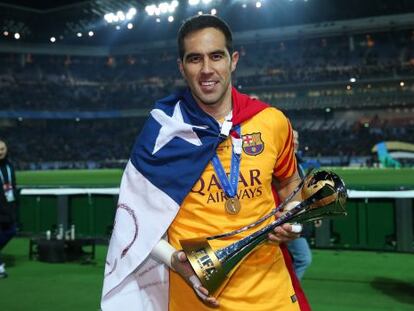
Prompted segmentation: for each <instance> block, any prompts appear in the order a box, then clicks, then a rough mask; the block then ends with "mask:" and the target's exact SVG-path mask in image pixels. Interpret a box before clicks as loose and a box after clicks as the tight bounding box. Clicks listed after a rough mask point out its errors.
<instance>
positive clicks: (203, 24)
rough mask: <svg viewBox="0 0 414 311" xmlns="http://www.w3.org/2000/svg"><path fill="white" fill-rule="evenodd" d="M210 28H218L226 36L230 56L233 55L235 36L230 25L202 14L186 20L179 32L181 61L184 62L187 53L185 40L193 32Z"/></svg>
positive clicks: (215, 17) (212, 16)
mask: <svg viewBox="0 0 414 311" xmlns="http://www.w3.org/2000/svg"><path fill="white" fill-rule="evenodd" d="M210 27H212V28H216V29H218V30H220V31H221V32H222V33H223V34H224V37H225V38H226V48H227V50H228V52H229V53H230V56H231V55H232V54H233V35H232V33H231V30H230V27H229V25H227V23H226V22H225V21H223V20H222V19H220V18H218V17H217V16H214V15H210V14H202V15H196V16H193V17H190V18H188V19H186V20H185V21H184V22H183V24H182V25H181V27H180V29H179V30H178V36H177V41H178V54H179V55H180V59H181V60H183V58H184V53H185V51H184V38H185V37H186V36H188V34H190V33H192V32H195V31H198V30H202V29H205V28H210Z"/></svg>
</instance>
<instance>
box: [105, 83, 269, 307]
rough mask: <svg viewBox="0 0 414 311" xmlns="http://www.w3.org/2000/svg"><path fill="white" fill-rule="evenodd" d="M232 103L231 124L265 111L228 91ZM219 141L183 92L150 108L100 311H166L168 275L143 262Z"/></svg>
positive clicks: (126, 187) (122, 196) (214, 126)
mask: <svg viewBox="0 0 414 311" xmlns="http://www.w3.org/2000/svg"><path fill="white" fill-rule="evenodd" d="M232 101H233V119H232V121H233V125H237V124H240V123H242V122H243V121H246V120H248V119H250V118H251V117H253V116H254V115H255V114H257V113H258V112H260V111H262V110H263V109H265V108H266V107H268V105H266V104H264V103H262V102H260V101H258V100H254V99H251V98H250V97H248V96H246V95H243V94H241V93H239V92H237V91H236V90H235V89H234V88H233V89H232ZM222 140H223V138H222V137H220V125H219V123H218V122H217V121H216V120H215V119H214V118H212V117H211V116H209V115H208V114H206V113H205V112H204V111H202V110H201V109H200V108H199V106H198V105H197V103H196V102H195V100H194V98H193V97H192V95H191V92H190V90H189V89H186V90H185V91H182V92H180V93H177V94H174V95H171V96H169V97H167V98H164V99H162V100H160V101H158V102H156V104H155V108H154V109H153V110H152V111H151V114H150V117H149V118H148V120H147V122H146V124H145V125H144V128H143V130H142V132H141V134H140V135H139V136H138V138H137V140H136V143H135V145H134V148H133V151H132V154H131V158H130V160H129V162H128V164H127V166H126V168H125V171H124V174H123V177H122V181H121V186H120V193H119V201H118V206H117V211H116V216H115V222H114V230H113V233H112V237H111V241H110V245H109V249H108V254H107V259H106V266H105V278H104V285H103V292H102V301H101V307H102V310H117V311H118V310H123V311H129V310H131V311H132V310H145V311H152V310H154V311H155V310H160V311H164V310H165V311H166V310H168V279H169V277H168V270H167V269H166V267H165V265H164V264H161V263H158V262H156V261H155V260H153V259H152V258H150V256H148V255H149V254H150V252H151V250H152V249H153V247H154V246H155V245H156V244H157V243H158V241H159V240H160V239H161V238H163V236H164V235H165V234H166V231H167V230H168V227H169V226H170V224H171V222H172V221H173V220H174V217H175V216H176V214H177V212H178V210H179V208H180V205H181V203H182V202H183V200H184V198H185V197H186V196H187V194H188V193H189V191H190V190H191V188H192V186H193V185H194V183H195V182H196V181H197V180H198V178H199V177H200V176H201V174H202V172H203V171H204V169H205V167H206V166H207V164H208V162H209V161H210V160H211V158H212V157H213V155H214V153H215V151H216V148H217V146H218V144H219V143H220V142H221V141H222Z"/></svg>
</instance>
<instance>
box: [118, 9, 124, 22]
mask: <svg viewBox="0 0 414 311" xmlns="http://www.w3.org/2000/svg"><path fill="white" fill-rule="evenodd" d="M116 16H117V17H118V18H119V20H120V21H124V20H125V18H126V17H125V13H124V12H122V11H118V12H116Z"/></svg>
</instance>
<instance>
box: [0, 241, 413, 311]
mask: <svg viewBox="0 0 414 311" xmlns="http://www.w3.org/2000/svg"><path fill="white" fill-rule="evenodd" d="M28 244H29V241H28V240H27V239H24V238H17V239H14V240H12V242H11V243H10V244H9V245H8V246H7V247H6V248H5V250H4V254H5V259H6V262H7V263H8V272H9V274H10V277H9V278H7V279H0V309H1V310H2V311H31V310H42V311H49V310H50V311H51V310H59V311H69V310H70V311H72V310H80V311H83V310H99V299H100V293H101V288H102V276H103V268H104V256H105V253H106V247H105V246H98V247H97V259H96V264H95V265H81V264H79V263H66V264H49V263H42V262H38V261H30V260H28V247H29V246H28ZM413 266H414V256H413V255H412V254H398V253H374V252H357V251H340V252H337V251H331V250H314V251H313V263H312V265H311V267H310V268H309V270H308V271H307V273H306V275H305V279H304V281H303V287H304V289H305V291H306V293H307V296H308V299H309V301H310V302H311V305H312V309H313V310H314V311H328V310H329V311H332V310H335V311H374V310H375V311H378V310H379V311H381V310H384V311H385V310H387V311H408V310H413V308H414V296H413V292H414V274H413V273H412V267H413Z"/></svg>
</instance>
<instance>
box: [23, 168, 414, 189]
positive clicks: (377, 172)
mask: <svg viewBox="0 0 414 311" xmlns="http://www.w3.org/2000/svg"><path fill="white" fill-rule="evenodd" d="M330 169H332V170H333V171H335V172H337V173H338V174H339V176H341V177H342V178H343V179H344V181H345V183H346V185H347V187H348V188H349V189H358V190H402V189H414V169H413V168H402V169H372V168H370V169H367V168H364V169H351V168H330ZM121 176H122V170H118V169H102V170H56V171H21V172H17V179H18V184H19V185H20V186H29V187H118V186H119V183H120V181H121Z"/></svg>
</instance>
